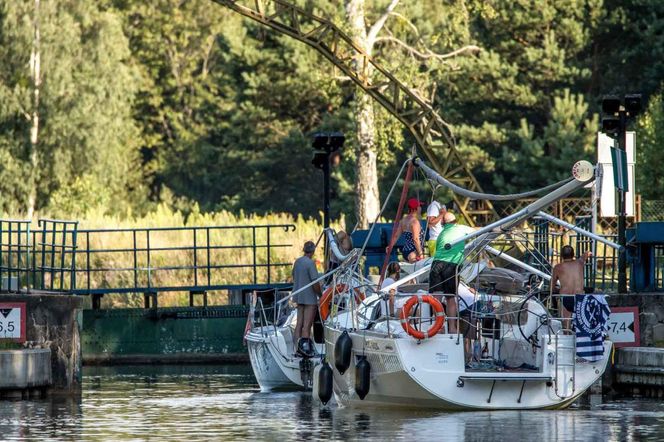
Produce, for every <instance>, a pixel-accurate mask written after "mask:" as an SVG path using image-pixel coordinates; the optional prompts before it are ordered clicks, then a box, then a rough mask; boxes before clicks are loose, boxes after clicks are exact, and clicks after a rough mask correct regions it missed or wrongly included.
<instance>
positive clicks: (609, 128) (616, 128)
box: [602, 94, 641, 293]
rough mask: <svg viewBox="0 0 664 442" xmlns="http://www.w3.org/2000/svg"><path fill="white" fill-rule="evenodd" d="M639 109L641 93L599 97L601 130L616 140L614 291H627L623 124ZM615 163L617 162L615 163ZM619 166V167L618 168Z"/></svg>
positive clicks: (625, 132)
mask: <svg viewBox="0 0 664 442" xmlns="http://www.w3.org/2000/svg"><path fill="white" fill-rule="evenodd" d="M640 111H641V94H627V95H625V96H624V97H623V98H622V99H621V98H620V97H618V96H616V95H607V96H605V97H604V98H603V99H602V114H603V115H602V132H604V133H606V134H607V135H608V136H610V137H611V138H613V139H615V140H616V141H617V142H618V143H617V144H618V146H617V148H618V151H617V152H616V155H615V159H616V161H614V164H613V168H614V178H616V179H614V184H615V185H616V188H617V192H618V201H617V208H618V244H620V246H621V248H620V250H619V251H618V292H619V293H626V292H627V260H626V257H625V246H626V245H627V243H626V239H625V229H626V224H627V222H626V221H627V204H626V198H625V194H626V192H627V190H628V184H629V180H628V177H627V173H626V171H627V161H626V154H625V151H626V149H627V124H628V123H629V122H630V121H632V120H633V119H634V117H636V115H638V114H639V112H640ZM616 163H619V164H616ZM621 166H622V167H621Z"/></svg>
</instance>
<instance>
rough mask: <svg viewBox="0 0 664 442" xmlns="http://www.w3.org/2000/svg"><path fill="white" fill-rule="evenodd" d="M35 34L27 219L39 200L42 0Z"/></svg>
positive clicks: (36, 5)
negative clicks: (40, 23) (40, 25)
mask: <svg viewBox="0 0 664 442" xmlns="http://www.w3.org/2000/svg"><path fill="white" fill-rule="evenodd" d="M34 2H35V11H34V35H33V40H32V50H31V52H30V79H31V80H32V111H31V113H30V177H31V179H30V192H29V194H28V206H27V219H32V216H33V215H34V212H35V205H36V201H37V177H38V175H39V152H38V149H39V147H38V143H39V92H40V88H41V52H40V50H41V47H40V46H41V45H40V35H39V6H40V0H34Z"/></svg>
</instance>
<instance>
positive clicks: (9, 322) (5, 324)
mask: <svg viewBox="0 0 664 442" xmlns="http://www.w3.org/2000/svg"><path fill="white" fill-rule="evenodd" d="M24 322H25V304H24V303H0V339H12V340H16V341H24V340H25V324H24Z"/></svg>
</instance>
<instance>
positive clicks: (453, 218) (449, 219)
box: [443, 212, 456, 224]
mask: <svg viewBox="0 0 664 442" xmlns="http://www.w3.org/2000/svg"><path fill="white" fill-rule="evenodd" d="M454 221H456V216H454V214H453V213H452V212H447V213H445V216H444V217H443V222H444V223H445V224H447V223H453V222H454Z"/></svg>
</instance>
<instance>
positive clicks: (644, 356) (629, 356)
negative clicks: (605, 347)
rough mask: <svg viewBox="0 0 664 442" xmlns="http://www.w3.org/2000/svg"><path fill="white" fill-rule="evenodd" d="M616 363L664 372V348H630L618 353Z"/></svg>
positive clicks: (619, 350)
mask: <svg viewBox="0 0 664 442" xmlns="http://www.w3.org/2000/svg"><path fill="white" fill-rule="evenodd" d="M616 356H617V358H616V363H617V364H620V365H632V366H637V367H659V368H661V369H662V371H663V372H664V348H652V347H628V348H620V349H618V351H617V352H616Z"/></svg>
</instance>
